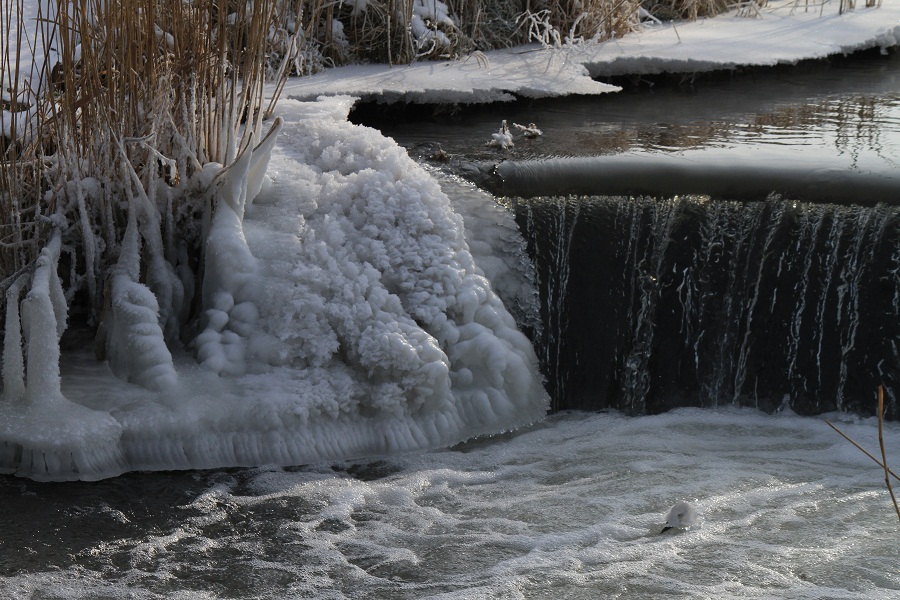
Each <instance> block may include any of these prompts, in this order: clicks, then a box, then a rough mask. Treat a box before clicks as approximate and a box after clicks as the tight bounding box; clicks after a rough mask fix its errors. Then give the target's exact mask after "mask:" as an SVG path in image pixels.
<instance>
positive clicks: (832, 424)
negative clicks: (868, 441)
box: [825, 419, 900, 481]
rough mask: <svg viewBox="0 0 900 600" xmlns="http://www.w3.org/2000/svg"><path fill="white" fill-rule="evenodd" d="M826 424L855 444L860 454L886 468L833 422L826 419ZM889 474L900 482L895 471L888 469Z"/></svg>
mask: <svg viewBox="0 0 900 600" xmlns="http://www.w3.org/2000/svg"><path fill="white" fill-rule="evenodd" d="M825 422H826V423H828V425H829V427H831V428H832V429H834V430H835V431H837V432H838V433H839V434H841V436H842V437H843V438H844V439H845V440H847V441H848V442H850V443H851V444H853V445H854V446H856V448H857V449H858V450H859V451H860V452H862V453H863V454H865V455H866V456H868V457H869V458H871V459H872V460H873V461H874V462H875V464H876V465H878V466H879V467H882V468H884V464H883V463H882V462H881V461H880V460H878V459H877V458H875V457H874V456H872V455H871V454H869V452H868V451H867V450H866V449H865V448H863V447H862V446H860V445H859V444H857V443H856V442H854V441H853V439H852V438H850V436H848V435H847V434H846V433H844V432H843V431H841V430H840V429H838V428H837V427H836V426H835V425H834V423H832V422H831V421H829V420H828V419H825ZM888 473H889V474H890V475H892V476H893V477H894V479H896V480H897V481H900V477H898V476H897V474H896V473H894V472H893V471H891V470H890V469H888Z"/></svg>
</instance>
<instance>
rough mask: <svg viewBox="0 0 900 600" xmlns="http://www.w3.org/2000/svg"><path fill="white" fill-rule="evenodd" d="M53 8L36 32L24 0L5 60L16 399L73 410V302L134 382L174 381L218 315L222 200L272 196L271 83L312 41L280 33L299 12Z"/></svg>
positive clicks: (8, 10)
mask: <svg viewBox="0 0 900 600" xmlns="http://www.w3.org/2000/svg"><path fill="white" fill-rule="evenodd" d="M39 8H40V12H39V14H38V15H37V19H35V20H34V21H33V22H32V23H30V26H31V27H32V28H33V30H31V31H28V30H27V29H26V27H28V26H29V23H22V22H19V21H18V17H19V15H22V14H25V11H24V10H23V9H24V5H23V2H22V0H18V5H16V4H15V3H14V2H12V3H4V8H3V9H2V12H0V31H2V34H3V39H4V40H8V41H9V45H8V46H7V47H6V48H4V55H3V57H2V61H0V82H2V89H3V95H2V98H3V101H2V108H3V112H2V124H3V129H2V134H3V135H2V138H0V231H2V237H0V240H2V243H0V291H2V292H3V294H4V295H5V299H6V302H5V303H4V304H5V306H4V307H3V311H4V313H5V318H4V321H3V322H4V324H5V325H4V351H3V353H4V360H3V384H4V393H3V400H2V401H0V402H6V403H16V402H17V403H24V405H25V407H26V409H27V407H29V406H32V407H34V406H37V405H38V404H42V405H43V404H46V403H47V402H56V403H57V404H59V405H60V406H63V405H65V406H68V405H69V404H71V403H68V402H67V401H66V400H65V399H64V398H63V397H62V394H61V393H60V391H59V385H60V382H59V365H58V362H59V344H58V342H59V338H60V336H61V335H62V333H63V331H64V330H65V326H66V322H67V313H68V311H69V307H70V306H73V305H77V306H78V310H79V313H80V316H79V319H81V320H82V321H83V322H84V323H83V324H84V325H87V326H89V327H94V328H96V330H97V351H98V354H99V355H100V356H103V357H106V358H107V359H108V360H109V364H110V366H111V368H112V369H113V371H114V372H115V373H116V374H117V375H118V376H120V377H122V378H123V379H126V380H129V381H132V382H134V383H137V384H139V385H142V386H144V387H147V388H150V389H157V390H159V389H165V388H167V387H169V386H171V385H173V384H174V382H175V370H174V367H173V365H172V358H171V354H170V351H169V347H170V346H171V344H172V343H173V342H178V341H179V340H181V341H183V340H184V337H183V335H182V329H183V327H184V326H185V324H186V323H187V322H189V320H191V319H192V318H193V317H194V316H196V314H197V313H201V312H202V310H203V306H202V304H201V303H200V301H199V300H200V299H199V295H198V294H196V293H195V290H199V289H200V288H201V287H202V286H207V287H208V286H214V285H215V284H216V282H215V281H212V282H211V281H208V280H204V278H203V267H204V263H205V260H206V259H205V256H204V253H205V249H206V247H205V244H206V238H207V235H208V233H209V231H210V230H211V229H212V228H213V224H214V223H215V222H216V220H217V217H218V215H219V213H220V212H221V210H220V207H219V205H221V204H223V202H224V203H226V204H227V203H228V202H229V201H230V199H231V196H230V195H228V194H225V195H223V194H222V193H221V192H220V189H221V188H222V187H225V186H229V185H230V186H234V185H237V186H238V187H239V188H240V189H241V193H242V194H243V197H242V199H241V202H242V203H246V202H247V199H246V195H247V193H248V192H249V193H251V194H253V195H255V194H256V193H258V192H259V189H260V186H261V178H262V174H263V173H264V171H265V165H266V163H267V160H268V159H267V155H268V153H269V152H271V149H272V146H273V144H272V142H271V141H266V143H265V144H260V147H257V144H258V143H259V137H260V132H261V131H262V130H263V128H264V127H265V126H268V125H267V124H264V120H265V119H266V118H267V117H268V116H269V114H270V113H271V110H272V103H273V102H274V99H268V100H267V99H266V98H265V97H264V95H263V85H264V83H265V82H266V80H267V78H268V77H270V76H271V75H273V74H274V75H276V76H278V77H281V78H284V77H286V75H287V73H288V72H289V71H290V70H291V67H290V65H291V64H293V62H294V61H295V60H296V54H297V52H298V51H299V48H300V44H299V39H298V36H296V35H293V34H290V33H285V32H284V30H283V29H282V28H281V27H282V25H283V24H284V23H286V22H290V21H291V20H292V19H293V20H295V21H299V14H300V9H299V4H297V5H289V4H288V3H286V2H282V1H280V0H260V1H257V2H255V3H253V4H252V5H251V4H247V3H243V2H229V1H228V0H206V1H197V2H191V3H189V2H177V1H172V0H74V1H73V2H63V3H57V2H53V1H52V0H47V1H46V2H44V3H42V4H41V5H40V7H39ZM279 36H281V37H279ZM285 36H286V37H285ZM275 42H278V43H279V44H281V46H278V47H279V48H280V50H281V54H280V62H276V63H273V53H272V48H273V43H275ZM31 56H34V57H35V60H34V61H33V64H32V61H31ZM276 89H278V88H277V86H276ZM275 123H276V124H275V126H274V127H273V130H274V131H275V132H277V130H278V128H279V126H280V121H279V120H276V121H275ZM273 137H274V136H269V138H267V140H271V139H273ZM235 164H239V165H246V164H249V165H250V167H251V168H250V170H249V171H248V170H247V169H243V170H241V169H242V168H243V167H240V168H238V169H234V168H233V167H234V165H235ZM238 173H239V181H238V182H237V183H235V182H234V180H235V177H236V174H238ZM248 179H249V180H252V181H250V182H249V183H248ZM223 196H224V199H223ZM250 200H252V197H251V198H250ZM231 203H233V201H232V202H231ZM227 210H232V208H231V207H230V206H229V207H228V208H227ZM241 239H242V238H241ZM61 280H62V282H61ZM63 290H65V291H63ZM20 307H21V308H20ZM51 329H52V332H53V335H52V336H51V335H50V333H48V332H49V331H50V330H51ZM23 355H24V359H23Z"/></svg>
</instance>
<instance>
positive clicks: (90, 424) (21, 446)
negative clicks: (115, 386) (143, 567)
mask: <svg viewBox="0 0 900 600" xmlns="http://www.w3.org/2000/svg"><path fill="white" fill-rule="evenodd" d="M60 246H61V241H60V233H59V230H55V231H54V232H53V233H52V235H51V236H50V241H49V242H48V244H47V246H46V247H45V248H43V249H42V250H41V253H40V255H39V256H38V259H37V262H36V267H35V269H34V274H33V275H32V277H31V286H30V288H29V290H28V291H27V293H26V294H25V298H24V300H23V301H22V303H21V314H19V311H18V310H17V306H16V304H17V303H18V298H19V296H20V294H21V290H22V287H23V285H24V280H25V277H22V278H20V279H19V280H17V281H16V282H14V284H13V285H12V287H11V288H10V289H9V290H8V291H7V316H6V333H5V341H4V356H3V358H4V365H3V380H4V394H3V401H2V402H0V440H3V441H2V442H0V465H3V466H2V467H0V472H7V473H17V474H20V475H26V476H29V477H32V478H34V479H44V478H53V479H82V478H96V477H102V476H104V475H105V474H108V473H110V472H113V473H115V472H120V471H121V469H122V465H123V464H124V459H123V457H122V456H121V453H120V451H119V448H118V438H119V436H120V434H121V426H120V425H119V424H118V423H117V422H116V421H115V419H113V418H112V417H110V416H109V414H107V413H105V412H98V411H94V410H91V409H89V408H85V407H84V406H81V405H79V404H75V403H73V402H70V401H69V400H68V399H67V398H65V397H64V396H63V394H62V389H61V378H60V365H59V358H60V347H59V340H60V337H61V336H62V334H63V332H64V331H65V329H66V321H67V314H66V313H67V308H66V303H65V297H64V295H63V290H62V286H61V284H60V281H59V277H58V276H57V266H58V262H59V254H60ZM20 332H21V333H20ZM22 334H24V340H25V345H24V352H25V360H24V361H23V360H22V345H21V340H22ZM23 367H24V372H23ZM23 375H24V377H23Z"/></svg>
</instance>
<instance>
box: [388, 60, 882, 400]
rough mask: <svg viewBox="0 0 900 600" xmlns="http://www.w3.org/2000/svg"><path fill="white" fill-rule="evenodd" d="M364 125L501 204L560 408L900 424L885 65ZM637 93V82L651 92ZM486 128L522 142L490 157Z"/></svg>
mask: <svg viewBox="0 0 900 600" xmlns="http://www.w3.org/2000/svg"><path fill="white" fill-rule="evenodd" d="M617 83H620V84H624V85H626V86H629V87H628V88H627V89H626V90H625V91H623V92H622V93H619V94H610V95H607V96H601V97H582V98H572V99H567V100H560V101H554V102H521V103H516V104H512V105H509V106H491V107H489V108H485V109H481V110H475V109H469V110H460V112H459V113H457V114H452V115H447V114H442V115H433V116H431V117H429V118H428V119H423V120H418V121H416V120H409V119H407V120H401V121H398V122H397V123H396V124H391V123H390V122H383V121H376V122H377V123H378V126H380V127H382V128H383V129H384V130H385V132H386V133H387V134H389V135H392V136H394V137H395V138H396V139H398V141H400V143H402V144H404V145H407V146H408V147H410V148H411V150H412V151H413V152H417V153H419V155H420V156H421V157H422V158H423V160H435V159H436V158H438V157H437V156H436V155H435V152H436V150H437V149H438V148H440V149H441V150H443V152H444V153H445V154H446V156H441V157H440V158H443V159H445V160H447V163H446V164H447V165H448V166H447V168H449V169H451V170H455V171H456V172H459V173H461V174H463V175H468V176H470V177H471V178H472V179H473V180H475V181H476V182H478V183H479V184H480V185H483V186H484V187H486V188H488V189H490V190H492V191H494V192H495V193H496V194H498V195H504V194H507V195H509V197H508V198H507V200H506V201H507V202H508V204H509V206H510V207H511V208H512V210H514V211H515V214H516V218H517V221H518V222H519V225H520V227H521V229H522V231H523V233H524V234H525V236H526V238H527V240H528V243H529V249H530V253H531V255H532V258H533V260H534V261H535V266H536V270H537V272H538V279H539V281H538V283H539V287H540V293H541V301H542V319H543V329H542V332H543V333H542V334H541V335H539V336H538V337H537V338H536V339H535V343H536V346H537V349H538V352H539V354H540V356H541V358H542V362H543V369H544V372H545V374H546V375H547V378H548V384H547V386H548V389H549V390H550V392H551V395H552V397H553V403H554V408H557V409H566V408H579V409H600V408H617V409H622V410H625V411H627V412H630V413H634V414H640V413H645V412H650V413H655V412H660V411H664V410H668V409H670V408H673V407H677V406H685V405H692V406H697V405H699V406H716V405H730V404H736V405H741V406H753V407H757V408H761V409H764V410H767V411H771V410H776V409H778V408H782V407H787V408H791V409H793V410H795V411H797V412H800V413H803V414H817V413H820V412H824V411H830V410H849V411H852V412H858V413H861V414H866V415H870V414H873V412H874V410H875V402H874V398H875V395H876V388H877V386H878V384H879V383H883V384H884V385H885V386H886V392H887V398H888V400H887V404H888V414H889V416H890V417H892V418H896V417H897V415H898V405H897V400H896V398H897V393H896V392H895V386H896V384H897V382H898V378H900V329H898V323H900V303H898V299H900V219H898V217H900V212H898V209H897V208H896V206H897V205H898V204H900V168H898V166H900V165H898V157H900V53H897V52H893V53H890V54H887V55H882V54H879V53H875V52H871V53H864V54H860V55H855V56H851V57H836V58H834V59H833V60H831V61H824V62H811V63H803V64H801V65H798V66H796V67H792V68H779V69H770V70H750V71H743V72H732V73H720V74H717V75H714V76H705V77H703V78H689V77H669V78H665V79H658V80H656V81H655V82H648V81H646V80H637V79H636V80H633V81H627V80H626V81H618V82H617ZM651 83H652V85H651ZM501 119H506V120H508V121H509V122H510V123H512V122H518V123H530V122H534V123H535V124H537V126H538V127H540V128H541V129H542V131H543V135H542V136H540V137H538V138H535V139H526V138H524V137H521V136H520V137H518V138H516V141H515V146H514V147H512V148H510V149H508V150H499V149H496V148H490V147H488V146H485V145H484V141H482V140H486V139H489V137H490V133H492V132H493V131H496V128H497V126H498V124H499V122H500V120H501Z"/></svg>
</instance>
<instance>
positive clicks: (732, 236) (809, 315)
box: [516, 197, 900, 414]
mask: <svg viewBox="0 0 900 600" xmlns="http://www.w3.org/2000/svg"><path fill="white" fill-rule="evenodd" d="M516 207H517V208H516V210H517V211H518V212H519V214H520V215H521V214H523V213H524V214H526V215H527V219H525V222H524V223H523V226H524V229H525V234H526V237H527V238H528V239H529V245H530V252H531V253H532V256H534V257H535V260H536V262H537V271H538V274H539V279H540V282H539V286H540V289H541V301H542V318H543V319H544V324H545V326H544V332H545V333H544V335H543V337H542V339H539V340H536V345H537V346H538V350H539V353H540V354H541V357H542V360H543V361H544V368H545V373H547V374H548V375H549V376H550V379H551V381H550V387H551V394H552V395H553V397H554V408H605V407H615V408H620V409H623V410H626V411H628V412H631V413H644V412H658V411H659V410H665V409H667V408H671V407H673V406H681V405H686V404H694V405H697V404H699V405H703V406H714V405H720V404H736V405H742V406H755V407H758V408H761V409H764V410H775V409H778V408H779V407H790V408H793V409H794V410H797V411H798V412H802V413H818V412H823V411H827V410H835V409H847V410H855V411H859V412H862V413H864V414H870V413H871V410H872V409H871V407H870V406H869V404H871V403H870V402H869V399H870V398H869V397H870V396H871V394H872V393H873V392H874V389H875V387H876V386H877V384H878V383H879V382H897V381H898V380H900V360H898V358H900V356H898V355H900V350H898V337H900V248H898V245H900V208H898V207H889V206H885V205H879V206H876V207H874V208H867V207H859V206H837V205H823V204H813V203H798V202H792V201H786V200H782V199H781V198H778V197H771V198H770V199H769V200H767V201H765V202H729V201H718V200H711V199H709V198H707V197H675V198H670V199H666V200H655V199H649V198H609V197H588V198H584V197H582V198H574V197H573V198H567V199H559V198H556V199H551V198H543V199H532V200H522V201H519V202H518V203H517V204H516ZM521 222H522V219H521V218H520V223H521ZM573 248H574V249H575V250H573ZM604 263H612V264H604ZM598 279H602V281H597V280H598ZM605 365H613V367H612V368H606V367H605ZM586 390H587V391H589V392H590V393H586ZM598 390H599V391H598ZM892 394H893V392H891V391H890V390H889V396H891V398H893V396H892ZM579 398H590V400H589V402H590V405H587V406H584V405H578V404H577V402H578V400H577V399H579ZM573 399H575V403H573ZM891 402H892V403H893V404H891V406H893V407H894V408H893V409H892V410H894V411H895V412H896V401H895V400H891Z"/></svg>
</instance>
